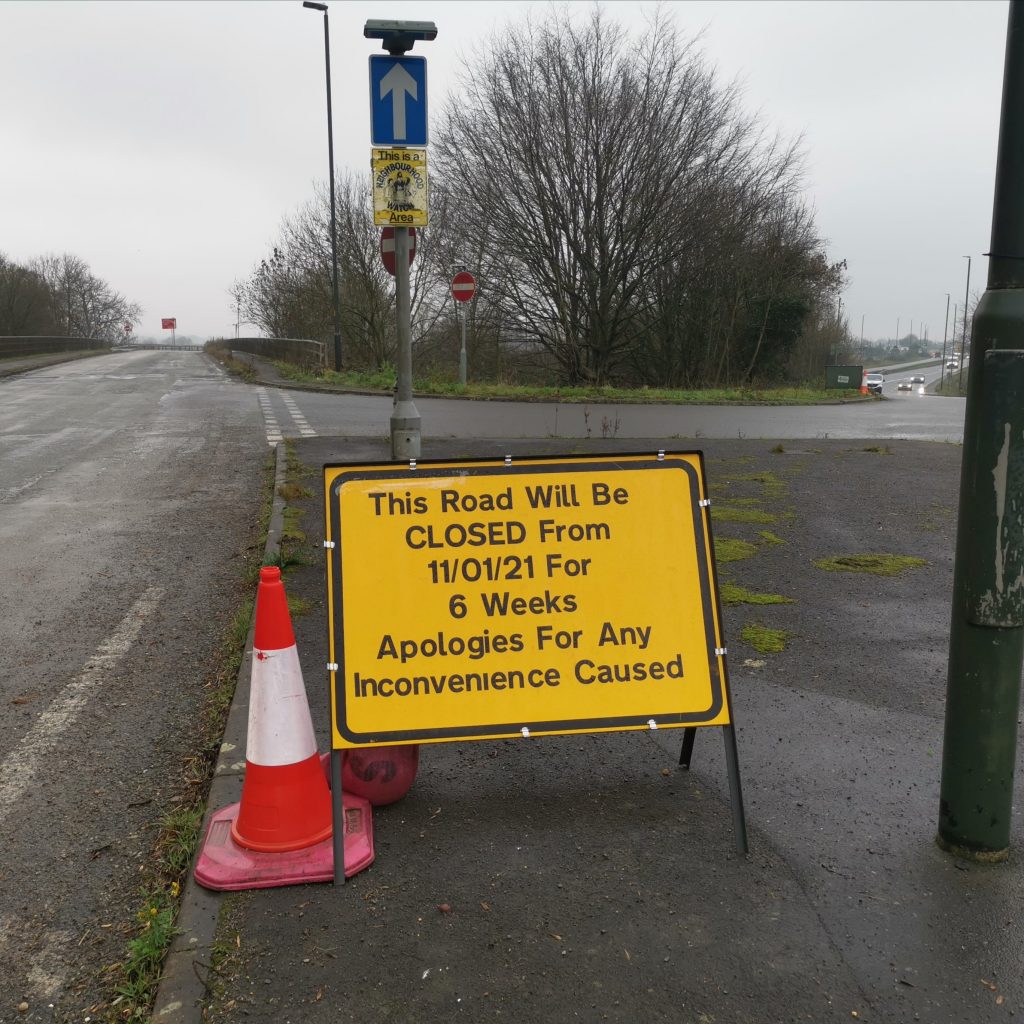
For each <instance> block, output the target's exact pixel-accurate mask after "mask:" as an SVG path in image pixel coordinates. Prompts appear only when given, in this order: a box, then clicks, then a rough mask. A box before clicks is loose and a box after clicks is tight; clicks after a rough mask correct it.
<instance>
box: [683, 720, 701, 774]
mask: <svg viewBox="0 0 1024 1024" xmlns="http://www.w3.org/2000/svg"><path fill="white" fill-rule="evenodd" d="M696 738H697V728H696V726H693V725H690V726H687V727H686V728H685V729H683V749H682V750H680V751H679V763H680V765H682V767H683V768H685V769H686V770H687V771H689V770H690V758H691V757H693V741H694V740H695V739H696Z"/></svg>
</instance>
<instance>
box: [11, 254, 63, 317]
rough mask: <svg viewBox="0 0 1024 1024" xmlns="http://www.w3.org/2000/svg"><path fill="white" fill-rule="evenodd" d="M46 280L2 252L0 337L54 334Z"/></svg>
mask: <svg viewBox="0 0 1024 1024" xmlns="http://www.w3.org/2000/svg"><path fill="white" fill-rule="evenodd" d="M54 331H55V328H54V323H53V317H52V315H51V313H50V293H49V290H48V289H47V287H46V282H45V281H44V280H43V279H42V278H41V277H40V276H39V275H38V274H37V273H35V272H34V271H32V270H29V268H28V267H24V266H21V265H20V264H18V263H14V262H13V261H11V260H9V259H8V258H7V257H6V256H4V255H3V254H2V253H0V336H11V335H39V334H53V333H54Z"/></svg>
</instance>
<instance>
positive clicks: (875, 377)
mask: <svg viewBox="0 0 1024 1024" xmlns="http://www.w3.org/2000/svg"><path fill="white" fill-rule="evenodd" d="M884 383H885V378H884V377H883V376H882V375H881V374H880V373H866V374H865V375H864V386H865V387H866V388H867V389H868V391H870V392H871V394H873V395H880V394H881V393H882V385H883V384H884Z"/></svg>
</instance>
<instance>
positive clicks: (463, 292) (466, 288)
mask: <svg viewBox="0 0 1024 1024" xmlns="http://www.w3.org/2000/svg"><path fill="white" fill-rule="evenodd" d="M474 295H476V278H475V277H474V276H473V275H472V274H471V273H470V272H469V271H468V270H460V271H459V272H458V273H457V274H456V275H455V276H454V277H453V278H452V298H453V299H454V300H455V301H456V302H469V300H470V299H471V298H473V296H474Z"/></svg>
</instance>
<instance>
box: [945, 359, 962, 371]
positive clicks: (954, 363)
mask: <svg viewBox="0 0 1024 1024" xmlns="http://www.w3.org/2000/svg"><path fill="white" fill-rule="evenodd" d="M946 369H947V370H959V369H960V363H959V362H957V360H955V359H950V360H949V362H948V363H946Z"/></svg>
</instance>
